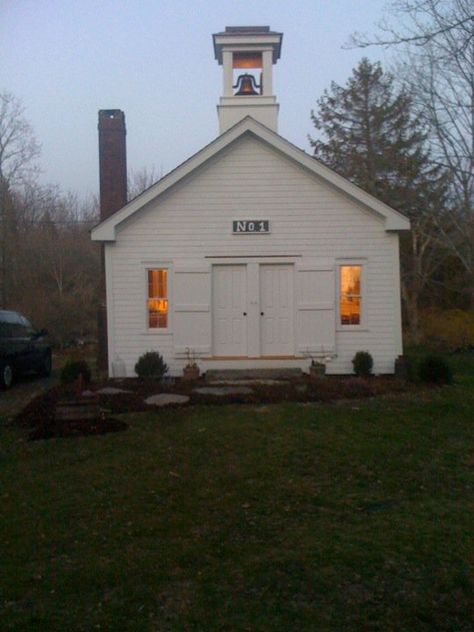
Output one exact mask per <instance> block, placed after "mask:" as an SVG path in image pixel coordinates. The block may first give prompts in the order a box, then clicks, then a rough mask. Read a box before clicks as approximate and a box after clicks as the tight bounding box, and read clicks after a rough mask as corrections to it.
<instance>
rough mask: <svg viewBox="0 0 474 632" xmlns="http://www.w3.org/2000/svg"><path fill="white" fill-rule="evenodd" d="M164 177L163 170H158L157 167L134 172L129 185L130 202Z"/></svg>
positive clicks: (129, 179)
mask: <svg viewBox="0 0 474 632" xmlns="http://www.w3.org/2000/svg"><path fill="white" fill-rule="evenodd" d="M162 176H163V173H162V169H156V167H155V166H153V167H151V168H150V169H148V167H143V168H142V169H139V170H138V171H132V172H131V175H130V176H129V178H128V183H127V190H128V199H129V201H130V200H133V198H135V197H137V195H140V193H143V191H146V189H148V188H150V187H151V186H152V185H154V184H155V182H158V180H160V178H161V177H162Z"/></svg>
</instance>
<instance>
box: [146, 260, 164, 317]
mask: <svg viewBox="0 0 474 632" xmlns="http://www.w3.org/2000/svg"><path fill="white" fill-rule="evenodd" d="M147 312H148V313H147V316H148V327H149V329H166V328H167V327H168V270H166V269H164V268H161V269H157V270H148V300H147Z"/></svg>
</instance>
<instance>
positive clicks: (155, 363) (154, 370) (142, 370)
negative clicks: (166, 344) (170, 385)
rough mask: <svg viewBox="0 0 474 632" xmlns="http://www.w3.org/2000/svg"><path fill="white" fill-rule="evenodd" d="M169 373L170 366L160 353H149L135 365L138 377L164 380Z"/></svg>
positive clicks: (142, 356) (141, 357)
mask: <svg viewBox="0 0 474 632" xmlns="http://www.w3.org/2000/svg"><path fill="white" fill-rule="evenodd" d="M167 371H168V365H167V364H166V363H165V361H164V360H163V357H162V356H161V354H159V353H158V351H147V352H146V353H144V354H143V355H141V356H140V357H139V359H138V362H137V363H136V364H135V373H136V374H137V375H138V377H155V378H160V379H161V378H162V377H163V375H164V374H165V373H166V372H167Z"/></svg>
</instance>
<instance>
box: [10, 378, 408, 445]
mask: <svg viewBox="0 0 474 632" xmlns="http://www.w3.org/2000/svg"><path fill="white" fill-rule="evenodd" d="M207 385H208V384H206V382H205V381H204V379H203V378H200V379H199V380H198V381H195V382H186V381H183V380H179V379H177V380H176V381H175V382H174V383H172V384H170V383H167V384H161V383H160V382H158V381H157V380H152V379H148V380H145V379H137V378H125V379H121V380H107V381H105V382H100V383H94V384H92V385H90V386H89V387H88V388H89V389H90V390H91V391H93V392H94V393H96V395H95V398H96V400H97V402H98V404H99V406H100V409H101V411H102V412H101V414H100V416H99V417H98V418H96V419H84V420H81V419H79V420H77V419H75V420H67V421H66V420H61V421H60V420H58V419H56V414H55V413H56V405H57V404H58V402H60V401H61V402H62V401H64V400H67V399H68V398H69V399H70V398H74V392H73V389H72V388H71V387H65V386H56V387H54V388H52V389H50V390H49V391H47V392H45V393H43V394H41V395H39V396H38V397H36V398H34V399H33V400H32V401H31V402H29V404H28V405H27V406H26V407H25V408H24V409H23V410H22V411H21V412H20V413H19V414H18V415H17V416H16V417H15V419H14V420H13V423H15V424H16V425H20V426H23V427H26V428H30V429H31V430H30V433H29V437H28V438H29V439H30V440H38V439H50V438H52V437H77V436H86V435H97V434H105V433H108V432H117V431H119V430H125V429H126V428H127V427H128V426H127V424H126V423H125V422H123V421H121V420H118V419H114V418H113V417H112V416H111V415H114V414H119V413H130V412H141V411H150V410H154V411H156V412H158V411H161V412H163V410H164V409H156V408H155V407H154V406H150V405H147V404H145V402H144V400H145V399H146V398H147V397H149V396H150V395H156V394H158V393H160V392H162V393H164V392H167V393H170V392H172V393H178V394H182V395H187V396H189V398H190V400H189V403H188V404H187V405H188V406H189V405H193V404H212V405H215V404H220V405H222V404H230V403H233V404H235V403H244V404H261V403H267V404H268V403H278V402H285V401H288V402H331V401H339V400H343V399H355V398H367V397H375V396H380V395H385V394H388V393H403V392H407V391H408V392H410V391H415V390H419V388H420V387H419V386H416V385H414V384H412V383H409V382H406V381H404V380H400V379H397V378H394V377H393V376H379V377H371V378H359V377H354V376H348V377H335V376H334V377H333V376H327V377H324V378H321V379H319V380H317V381H312V380H310V379H309V378H308V377H307V376H305V377H303V378H299V379H296V380H291V381H286V382H282V383H278V384H261V383H254V384H252V385H251V388H252V392H251V393H230V394H226V395H219V396H216V395H212V394H201V393H196V392H194V389H195V388H197V387H198V386H207ZM106 386H113V387H115V388H120V389H123V390H126V391H130V392H125V393H116V394H97V391H99V390H100V389H102V388H104V387H106Z"/></svg>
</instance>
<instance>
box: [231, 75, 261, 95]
mask: <svg viewBox="0 0 474 632" xmlns="http://www.w3.org/2000/svg"><path fill="white" fill-rule="evenodd" d="M258 87H259V86H258V85H257V83H256V81H255V77H254V76H253V75H249V74H247V73H245V74H244V75H240V76H239V78H238V79H237V83H236V84H235V86H234V88H238V90H237V92H236V93H235V96H236V97H251V96H254V95H257V94H258V92H257V90H256V88H258Z"/></svg>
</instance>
